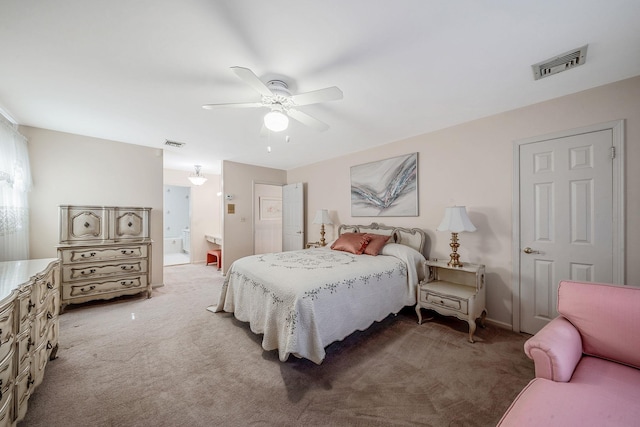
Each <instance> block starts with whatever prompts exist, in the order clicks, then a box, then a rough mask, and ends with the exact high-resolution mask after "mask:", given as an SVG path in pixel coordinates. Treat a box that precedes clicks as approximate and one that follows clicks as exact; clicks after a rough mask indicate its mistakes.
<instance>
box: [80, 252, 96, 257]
mask: <svg viewBox="0 0 640 427" xmlns="http://www.w3.org/2000/svg"><path fill="white" fill-rule="evenodd" d="M92 256H96V253H95V252H90V253H89V255H87V254H82V255H81V257H82V258H88V257H92Z"/></svg>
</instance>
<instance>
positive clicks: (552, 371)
mask: <svg viewBox="0 0 640 427" xmlns="http://www.w3.org/2000/svg"><path fill="white" fill-rule="evenodd" d="M524 352H525V353H526V354H527V356H528V357H529V358H530V359H532V360H533V362H534V364H535V370H536V377H538V378H546V379H549V380H552V381H558V382H568V381H569V380H570V379H571V376H572V375H573V371H574V370H575V368H576V366H577V365H578V362H579V361H580V358H581V357H582V338H580V332H578V330H577V329H576V328H575V327H574V326H573V325H572V324H571V323H570V322H569V321H568V320H567V319H565V318H564V317H561V316H560V317H556V318H555V319H553V320H552V321H551V322H549V323H548V324H547V325H546V326H545V327H544V328H542V329H541V330H540V331H539V332H538V333H537V334H535V335H534V336H533V337H531V338H529V340H527V342H525V343H524Z"/></svg>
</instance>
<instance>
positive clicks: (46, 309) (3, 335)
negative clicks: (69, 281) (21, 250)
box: [0, 258, 60, 427]
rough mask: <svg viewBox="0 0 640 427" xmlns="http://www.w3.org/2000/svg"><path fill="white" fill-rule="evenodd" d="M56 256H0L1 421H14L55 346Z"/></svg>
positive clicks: (6, 423) (53, 354)
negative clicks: (17, 258) (23, 258)
mask: <svg viewBox="0 0 640 427" xmlns="http://www.w3.org/2000/svg"><path fill="white" fill-rule="evenodd" d="M59 266H60V262H59V260H58V259H56V258H48V259H36V260H26V261H10V262H0V427H5V426H13V425H15V424H16V423H17V421H19V420H21V419H22V418H23V417H24V415H25V414H26V412H27V402H28V400H29V397H30V396H31V394H32V393H33V391H34V390H35V388H36V387H37V386H38V385H39V384H40V383H41V382H42V379H43V378H44V370H45V367H46V365H47V362H48V361H49V360H51V359H54V358H55V357H56V352H57V350H58V307H59V304H60V287H59V283H60V279H59V276H60V268H59Z"/></svg>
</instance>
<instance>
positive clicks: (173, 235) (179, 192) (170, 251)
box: [163, 185, 191, 266]
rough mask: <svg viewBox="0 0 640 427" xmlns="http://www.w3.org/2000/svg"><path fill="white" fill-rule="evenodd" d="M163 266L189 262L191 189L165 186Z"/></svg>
mask: <svg viewBox="0 0 640 427" xmlns="http://www.w3.org/2000/svg"><path fill="white" fill-rule="evenodd" d="M163 199H164V200H163V209H164V210H163V220H164V231H163V239H164V254H163V260H164V262H163V265H164V266H168V265H177V264H189V263H190V262H191V253H190V252H191V250H190V249H191V227H190V224H191V201H190V200H191V187H182V186H178V185H165V186H164V198H163Z"/></svg>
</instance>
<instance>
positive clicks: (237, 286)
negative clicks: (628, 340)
mask: <svg viewBox="0 0 640 427" xmlns="http://www.w3.org/2000/svg"><path fill="white" fill-rule="evenodd" d="M423 261H424V257H423V256H422V255H421V254H419V253H418V252H417V251H415V250H413V249H411V248H408V247H406V246H402V245H398V244H388V245H386V246H385V247H384V249H383V250H382V253H381V255H378V256H375V257H374V256H369V255H353V254H350V253H346V252H340V251H334V250H330V249H328V248H317V249H307V250H302V251H291V252H280V253H273V254H264V255H254V256H249V257H246V258H242V259H239V260H238V261H236V262H234V263H233V264H232V265H231V268H230V269H229V271H228V272H227V276H226V278H225V282H224V285H223V287H222V292H221V294H220V300H219V302H218V305H217V306H216V307H215V308H212V311H216V312H219V311H226V312H230V313H234V316H235V317H236V318H237V319H238V320H241V321H244V322H249V325H250V328H251V330H252V331H253V332H254V333H256V334H263V335H264V336H263V340H262V347H263V348H264V349H265V350H274V349H278V351H279V356H280V360H281V361H283V362H284V361H285V360H287V358H288V357H289V355H290V354H293V355H295V356H297V357H304V358H307V359H309V360H311V361H313V362H315V363H318V364H319V363H321V362H322V360H323V359H324V357H325V347H326V346H327V345H329V344H331V343H332V342H334V341H337V340H342V339H344V338H345V337H346V336H347V335H349V334H351V333H352V332H354V331H356V330H364V329H366V328H368V327H369V326H370V325H371V324H372V323H373V322H374V321H381V320H383V319H384V318H385V317H387V316H388V315H389V314H390V313H397V312H398V311H400V310H401V309H402V308H403V307H404V306H406V305H413V304H415V303H416V285H417V283H418V281H419V279H420V278H422V277H423V271H422V266H423V263H422V262H423Z"/></svg>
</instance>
